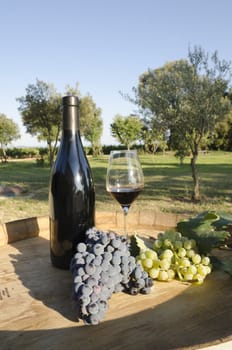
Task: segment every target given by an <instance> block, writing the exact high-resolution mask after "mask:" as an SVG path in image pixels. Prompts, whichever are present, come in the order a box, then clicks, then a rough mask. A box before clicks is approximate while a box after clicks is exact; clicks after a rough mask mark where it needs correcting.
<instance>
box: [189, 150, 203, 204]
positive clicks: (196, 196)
mask: <svg viewBox="0 0 232 350" xmlns="http://www.w3.org/2000/svg"><path fill="white" fill-rule="evenodd" d="M197 157H198V152H195V153H193V156H192V158H191V169H192V178H193V194H192V200H194V201H200V200H201V196H200V189H199V178H198V174H197V168H196V161H197Z"/></svg>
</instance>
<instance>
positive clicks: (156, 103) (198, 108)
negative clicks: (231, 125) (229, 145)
mask: <svg viewBox="0 0 232 350" xmlns="http://www.w3.org/2000/svg"><path fill="white" fill-rule="evenodd" d="M229 74H230V64H229V63H227V62H226V61H224V60H223V61H220V60H219V58H218V55H217V52H214V53H213V54H212V55H211V56H210V57H209V55H208V54H206V53H205V52H204V51H203V49H202V48H200V47H195V48H194V50H193V51H191V50H189V53H188V59H186V60H179V61H175V62H171V63H167V64H165V65H164V66H163V67H162V68H159V69H155V70H149V71H148V72H145V73H144V74H142V75H141V76H140V77H139V85H138V87H137V88H133V91H134V93H135V99H134V100H133V101H134V102H135V103H136V104H137V105H139V106H140V108H142V109H143V110H144V111H145V113H146V114H147V115H149V117H150V119H151V120H153V119H154V120H156V122H158V123H159V125H162V127H165V128H166V129H170V130H171V133H172V130H175V133H178V135H179V138H180V139H183V140H184V141H185V145H187V146H188V147H189V149H190V151H191V164H190V165H191V170H192V177H193V194H192V199H193V200H200V190H199V178H198V174H197V168H196V161H197V157H198V152H199V149H200V145H201V142H202V140H203V138H206V137H207V135H209V134H210V133H211V132H212V131H213V130H214V128H215V124H216V122H217V121H219V120H222V119H223V118H224V116H225V114H226V112H227V111H228V108H229V107H228V106H229V101H228V99H227V98H224V93H225V91H226V90H227V86H228V82H229Z"/></svg>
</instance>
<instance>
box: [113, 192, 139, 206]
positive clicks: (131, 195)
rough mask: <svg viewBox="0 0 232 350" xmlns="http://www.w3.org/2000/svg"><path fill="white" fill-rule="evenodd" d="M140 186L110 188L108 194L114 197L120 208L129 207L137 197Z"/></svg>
mask: <svg viewBox="0 0 232 350" xmlns="http://www.w3.org/2000/svg"><path fill="white" fill-rule="evenodd" d="M141 190H142V188H140V187H138V188H135V189H131V188H111V191H110V194H111V196H112V197H113V198H115V199H116V200H117V201H118V202H119V204H120V205H121V207H122V208H124V207H127V208H128V209H129V208H130V206H131V204H132V203H133V202H134V200H135V199H136V198H137V197H138V195H139V193H140V192H141Z"/></svg>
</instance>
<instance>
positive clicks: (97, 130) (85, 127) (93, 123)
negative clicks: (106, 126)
mask: <svg viewBox="0 0 232 350" xmlns="http://www.w3.org/2000/svg"><path fill="white" fill-rule="evenodd" d="M80 130H81V134H82V135H83V136H84V138H85V139H86V140H87V141H88V142H90V144H91V147H92V152H93V155H94V156H96V155H98V154H99V153H100V152H101V136H102V131H103V121H102V118H101V109H100V108H97V106H96V104H95V103H94V101H93V98H92V96H90V95H87V96H84V97H82V98H81V104H80Z"/></svg>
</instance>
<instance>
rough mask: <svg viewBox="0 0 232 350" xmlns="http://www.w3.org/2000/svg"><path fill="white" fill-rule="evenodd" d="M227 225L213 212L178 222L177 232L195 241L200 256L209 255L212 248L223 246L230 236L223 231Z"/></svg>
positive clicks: (226, 221)
mask: <svg viewBox="0 0 232 350" xmlns="http://www.w3.org/2000/svg"><path fill="white" fill-rule="evenodd" d="M220 220H221V223H220V224H219V222H220ZM230 223H232V222H230ZM228 224H229V221H228V220H225V219H221V217H220V216H219V215H218V214H216V213H215V212H206V213H205V212H204V213H201V214H199V215H197V216H195V217H193V218H189V219H188V220H183V221H180V222H179V223H178V224H177V230H178V231H179V232H180V233H182V235H183V236H186V237H188V238H193V239H195V240H196V242H197V246H198V249H199V252H200V253H201V254H209V253H210V251H211V250H212V249H213V248H218V247H220V246H222V245H225V242H226V239H227V238H229V236H230V233H229V232H228V231H226V230H225V226H226V225H228Z"/></svg>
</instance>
